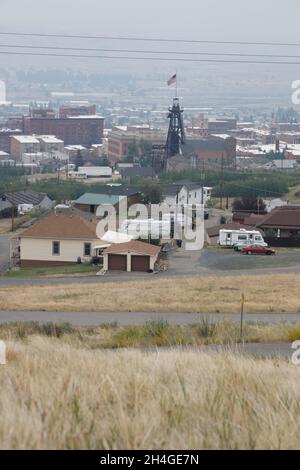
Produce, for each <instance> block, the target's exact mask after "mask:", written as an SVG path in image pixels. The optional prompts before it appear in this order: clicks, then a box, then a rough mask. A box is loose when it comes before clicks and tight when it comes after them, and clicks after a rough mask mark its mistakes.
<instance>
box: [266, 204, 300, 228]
mask: <svg viewBox="0 0 300 470" xmlns="http://www.w3.org/2000/svg"><path fill="white" fill-rule="evenodd" d="M257 226H258V227H262V228H263V229H267V228H275V229H278V228H279V229H287V230H300V206H282V207H277V208H276V209H273V210H272V212H270V213H269V214H267V215H266V216H265V217H264V218H263V219H262V220H261V221H260V222H259V223H258V224H257Z"/></svg>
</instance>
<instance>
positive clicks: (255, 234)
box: [219, 228, 268, 247]
mask: <svg viewBox="0 0 300 470" xmlns="http://www.w3.org/2000/svg"><path fill="white" fill-rule="evenodd" d="M254 244H255V245H260V246H268V245H267V243H266V242H265V241H264V239H263V237H262V235H261V233H260V232H259V231H258V230H246V229H243V228H242V229H239V230H225V229H224V230H223V229H221V230H220V231H219V245H220V246H228V247H234V246H235V245H240V246H249V245H254Z"/></svg>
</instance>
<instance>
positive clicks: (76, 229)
mask: <svg viewBox="0 0 300 470" xmlns="http://www.w3.org/2000/svg"><path fill="white" fill-rule="evenodd" d="M96 227H97V220H96V219H95V218H90V219H89V220H87V219H84V218H83V217H81V216H80V215H79V214H78V213H75V212H74V211H72V212H68V213H59V214H55V213H51V214H50V215H48V216H46V217H43V218H42V219H39V220H38V221H37V222H36V223H35V224H33V225H32V226H31V227H30V228H28V229H27V230H25V232H23V233H22V234H21V238H52V239H57V240H61V239H66V240H96V239H97V234H96ZM99 241H100V240H99Z"/></svg>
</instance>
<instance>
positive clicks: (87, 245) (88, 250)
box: [83, 243, 92, 256]
mask: <svg viewBox="0 0 300 470" xmlns="http://www.w3.org/2000/svg"><path fill="white" fill-rule="evenodd" d="M91 252H92V247H91V244H90V243H85V244H84V250H83V253H84V256H91Z"/></svg>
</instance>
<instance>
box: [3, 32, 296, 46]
mask: <svg viewBox="0 0 300 470" xmlns="http://www.w3.org/2000/svg"><path fill="white" fill-rule="evenodd" d="M0 35H1V36H24V37H26V36H28V37H47V38H65V39H101V40H108V41H144V42H169V43H172V42H173V43H183V44H231V45H234V44H235V45H246V46H251V45H253V46H286V47H299V46H300V43H293V42H256V41H216V40H206V39H201V40H200V39H175V38H149V37H130V36H129V37H128V36H88V35H78V34H46V33H25V32H10V31H0Z"/></svg>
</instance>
